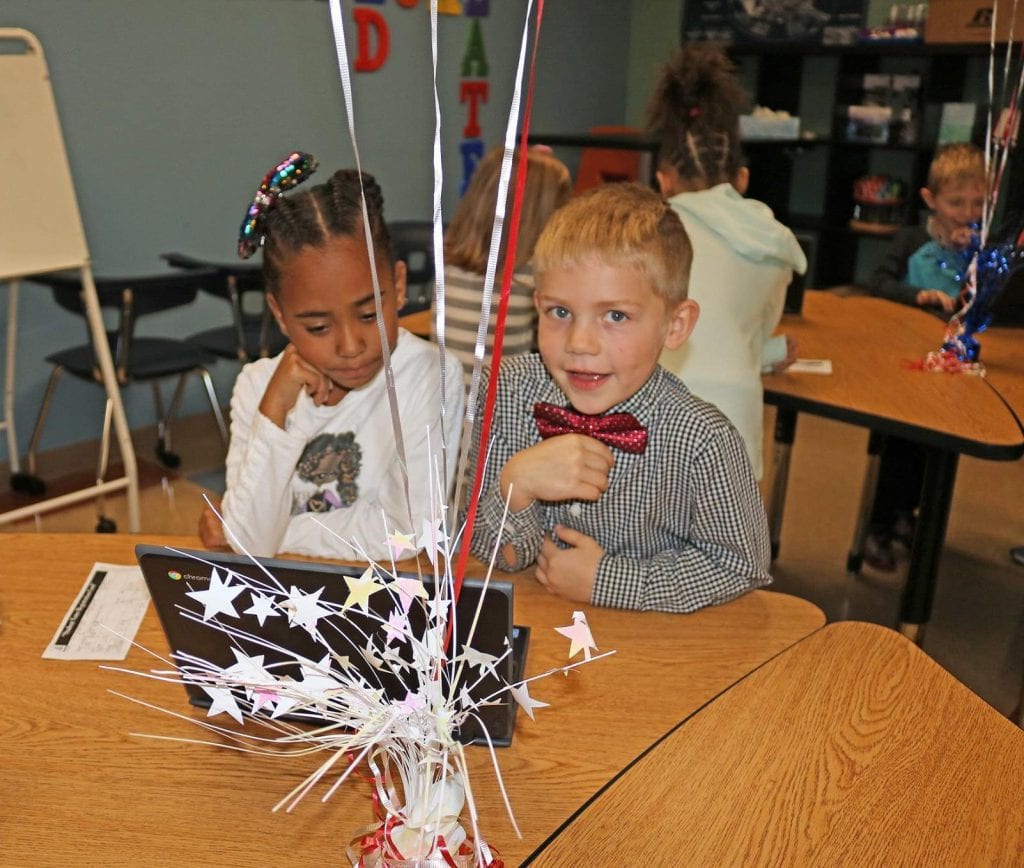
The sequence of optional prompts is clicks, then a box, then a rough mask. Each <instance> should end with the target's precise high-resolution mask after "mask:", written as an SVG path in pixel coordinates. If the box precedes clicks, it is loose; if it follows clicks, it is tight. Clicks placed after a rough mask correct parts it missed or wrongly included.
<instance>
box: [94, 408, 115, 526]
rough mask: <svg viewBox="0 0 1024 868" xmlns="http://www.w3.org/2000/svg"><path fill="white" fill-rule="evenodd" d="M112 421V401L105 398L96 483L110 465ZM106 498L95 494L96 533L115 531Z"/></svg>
mask: <svg viewBox="0 0 1024 868" xmlns="http://www.w3.org/2000/svg"><path fill="white" fill-rule="evenodd" d="M113 421H114V402H113V401H112V400H111V399H110V398H107V402H106V405H105V406H104V408H103V433H102V434H101V435H100V454H99V457H98V459H97V461H96V484H97V485H100V484H101V483H102V482H103V481H104V480H105V479H106V478H107V470H108V469H109V467H110V429H111V426H112V425H113ZM106 511H107V498H106V497H105V496H104V495H103V494H98V495H96V533H115V532H116V531H117V524H115V522H114V520H113V519H111V518H107V516H106Z"/></svg>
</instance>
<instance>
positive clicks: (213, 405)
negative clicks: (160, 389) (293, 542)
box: [194, 368, 228, 449]
mask: <svg viewBox="0 0 1024 868" xmlns="http://www.w3.org/2000/svg"><path fill="white" fill-rule="evenodd" d="M194 373H195V374H196V375H197V376H198V377H199V378H200V379H201V380H202V381H203V386H205V387H206V397H207V398H209V399H210V410H211V411H212V412H213V418H214V419H215V420H216V422H217V430H218V431H220V439H221V442H222V443H223V444H224V448H225V449H226V448H227V445H228V426H227V425H225V424H224V413H223V412H221V409H220V401H219V400H218V399H217V390H216V389H215V388H214V387H213V378H212V377H211V376H210V372H209V371H208V370H206V368H196V369H195V371H194Z"/></svg>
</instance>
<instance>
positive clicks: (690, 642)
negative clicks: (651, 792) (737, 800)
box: [0, 534, 824, 866]
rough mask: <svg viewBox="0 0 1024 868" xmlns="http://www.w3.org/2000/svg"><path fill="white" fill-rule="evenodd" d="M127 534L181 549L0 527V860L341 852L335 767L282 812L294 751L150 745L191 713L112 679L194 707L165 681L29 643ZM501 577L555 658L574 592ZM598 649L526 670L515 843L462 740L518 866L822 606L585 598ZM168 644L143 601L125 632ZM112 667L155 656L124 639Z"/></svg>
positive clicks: (817, 622) (158, 861)
mask: <svg viewBox="0 0 1024 868" xmlns="http://www.w3.org/2000/svg"><path fill="white" fill-rule="evenodd" d="M138 542H148V543H156V544H171V545H176V546H179V547H180V546H186V547H187V546H191V547H196V546H197V543H198V541H197V540H196V539H193V538H182V537H164V538H154V537H145V536H139V537H133V536H130V535H110V536H107V535H98V536H93V535H85V534H81V535H74V534H67V535H59V534H54V535H43V534H9V535H4V536H3V537H2V538H0V546H2V553H3V557H2V559H0V683H3V684H4V685H5V686H6V696H7V698H6V701H5V702H4V704H3V710H2V711H0V740H2V742H3V744H4V748H3V754H2V759H0V805H2V809H0V841H2V842H3V844H2V846H3V850H2V856H0V861H2V862H4V863H6V864H11V865H18V866H25V865H40V864H61V863H74V864H95V865H102V864H111V865H112V864H125V863H130V864H132V865H133V866H145V865H160V866H165V865H170V864H180V865H198V864H221V865H227V864H237V865H242V864H251V863H254V862H256V863H266V864H279V863H282V862H284V861H286V860H289V859H291V858H294V857H295V854H301V860H302V861H303V862H304V863H306V864H315V865H323V864H335V865H341V864H344V859H345V856H344V854H345V847H346V845H347V843H348V841H349V838H350V837H351V835H352V834H353V833H354V832H355V831H356V830H357V829H358V828H359V827H361V826H362V825H364V824H366V823H368V822H370V821H371V819H372V818H371V815H370V803H369V800H368V797H367V791H366V789H365V785H363V784H361V783H360V782H351V785H350V783H346V785H345V786H344V787H343V788H342V790H341V791H339V793H338V794H337V795H336V796H335V797H334V798H332V799H331V800H330V801H329V802H327V803H326V804H321V803H320V801H319V796H320V795H321V794H322V792H323V789H320V790H318V791H317V792H315V793H314V794H313V796H312V797H311V798H308V799H307V800H306V801H304V802H303V803H302V804H301V805H299V807H298V808H297V809H296V810H295V812H294V813H292V814H290V815H286V816H282V815H277V814H271V812H270V809H271V807H272V806H273V805H274V804H275V803H276V802H277V800H278V799H279V798H280V797H281V796H283V795H284V794H285V793H286V792H288V791H289V790H290V789H291V788H292V787H293V786H295V785H296V784H297V783H299V781H300V780H301V779H302V778H303V777H305V775H306V774H307V773H308V772H309V771H310V770H311V769H312V767H313V766H312V764H311V762H309V761H303V760H302V759H296V758H289V759H283V758H282V759H278V758H267V757H259V756H252V755H245V754H239V753H234V752H231V751H227V750H218V749H215V748H212V747H207V746H199V745H188V744H178V743H174V742H160V741H151V740H146V739H141V738H136V737H133V736H131V735H130V733H139V732H142V733H153V734H163V735H177V736H182V737H187V738H197V737H200V736H202V735H204V734H203V733H202V732H201V731H200V730H199V729H198V728H197V727H195V726H194V725H192V724H190V723H189V722H188V721H187V720H178V719H175V718H172V717H169V716H166V715H161V714H159V713H157V712H155V711H152V710H149V709H146V708H143V707H141V706H138V705H135V704H133V703H130V702H127V701H126V700H124V699H121V698H119V697H116V696H113V695H112V694H111V693H109V692H108V691H110V690H118V691H121V692H124V693H127V694H129V695H131V696H134V697H137V698H139V699H143V700H146V701H149V702H152V703H154V704H156V705H159V706H162V707H164V708H168V709H172V710H174V711H176V712H180V713H182V714H184V715H185V716H186V717H189V718H191V717H195V718H201V717H202V712H199V711H197V710H195V709H191V708H190V707H189V706H188V705H187V704H186V700H185V695H184V691H183V690H182V688H181V687H180V686H179V685H175V684H164V683H160V682H155V681H150V680H146V679H143V678H135V677H132V676H130V675H123V674H118V673H114V672H110V671H107V670H102V669H99V668H98V664H97V663H95V662H89V661H81V662H76V661H52V660H43V659H41V657H40V655H41V654H42V652H43V649H44V648H45V647H46V645H47V643H48V642H49V641H50V639H51V637H52V636H53V633H54V631H55V630H56V628H57V626H58V625H59V623H60V621H61V619H62V617H63V616H64V613H65V612H66V611H67V608H68V606H69V605H70V603H71V602H72V600H73V598H74V596H75V595H76V594H77V592H78V589H79V588H80V586H81V584H82V582H83V581H84V580H85V577H86V575H87V572H88V570H89V568H90V567H91V566H92V564H93V562H95V561H107V562H113V563H132V562H133V560H134V557H133V551H134V546H135V544H136V543H138ZM514 581H515V582H516V603H515V605H516V621H517V623H521V624H528V625H530V626H531V627H532V635H531V646H530V653H529V659H528V666H527V671H528V673H530V674H533V673H537V672H541V671H543V670H545V669H547V668H550V667H552V666H555V665H561V664H563V663H564V662H566V659H567V644H566V640H565V639H564V638H563V637H562V636H559V635H558V634H556V633H555V632H554V630H553V628H554V627H556V626H561V625H565V624H569V623H571V614H572V610H573V609H574V608H577V607H576V606H574V605H573V604H570V603H567V602H565V601H564V600H560V599H558V598H556V597H552V596H550V595H548V594H547V593H546V592H545V591H543V589H542V588H540V586H539V585H538V584H537V583H536V582H535V581H533V579H532V577H531V576H529V575H518V576H516V577H515V578H514ZM587 616H588V618H589V621H590V625H591V628H592V630H593V633H594V636H595V639H596V641H597V643H598V645H599V646H600V648H601V650H608V649H616V650H617V652H618V653H616V654H615V655H614V656H612V657H610V658H607V659H605V660H602V661H599V662H597V663H594V664H592V665H590V666H587V667H584V668H583V669H582V671H580V672H577V673H575V674H573V675H571V676H569V677H563V676H560V675H559V676H555V677H551V678H548V679H545V680H543V681H541V682H537V683H534V684H532V685H531V688H530V692H531V695H532V696H534V697H535V698H537V699H540V700H542V701H544V702H549V703H551V707H550V708H542V709H539V710H538V711H537V712H536V714H537V719H536V721H535V722H531V721H530V720H529V719H527V718H526V717H525V715H522V714H520V715H519V719H518V722H517V729H516V735H515V739H514V742H513V745H512V747H510V748H506V749H501V750H499V759H500V762H501V767H502V770H503V773H504V775H505V781H506V784H507V786H508V790H509V795H510V797H511V800H512V804H513V807H514V809H515V811H516V816H517V819H518V821H519V824H520V826H521V828H522V830H523V835H524V837H523V839H522V840H521V841H520V840H517V839H516V837H515V834H514V832H513V831H512V829H511V826H510V825H509V822H508V820H507V818H506V816H505V812H504V808H503V807H502V804H501V801H500V796H499V794H498V791H497V788H496V786H495V784H494V781H493V776H492V775H491V773H490V771H489V758H488V756H487V754H486V751H484V750H481V749H479V748H470V749H469V753H470V762H471V765H472V767H473V778H472V783H473V787H474V791H475V794H476V798H477V804H478V807H479V810H480V815H481V817H482V818H483V823H484V826H483V828H484V833H485V837H486V838H487V840H488V841H489V842H491V843H493V844H494V845H495V846H496V847H497V848H498V849H499V850H500V852H501V854H502V856H503V858H504V859H505V862H506V864H507V865H510V866H511V865H517V864H519V863H520V862H521V860H522V859H524V858H525V857H526V856H528V855H529V854H530V853H531V852H533V850H534V849H535V848H536V847H537V846H538V845H540V844H541V842H543V841H544V840H545V839H546V838H548V836H550V835H551V834H552V833H553V832H554V831H555V830H556V829H557V828H558V827H559V825H560V824H561V823H563V822H564V821H565V820H566V819H567V818H568V817H569V816H571V815H572V813H573V812H574V811H575V810H576V809H577V808H579V806H580V805H582V804H583V803H584V802H585V801H586V800H587V799H588V798H589V797H590V796H592V795H593V794H594V793H595V792H597V791H598V790H599V789H600V788H601V787H602V786H604V785H605V784H606V783H607V782H608V781H609V780H610V779H611V778H612V777H613V776H614V775H615V774H617V773H618V772H619V771H621V770H622V769H623V768H624V767H625V766H626V765H627V764H628V763H629V762H630V761H632V760H633V759H634V758H635V757H636V756H638V755H639V754H640V753H641V752H643V751H644V750H645V749H647V748H648V747H649V746H650V745H651V744H652V743H654V742H655V741H656V740H657V739H659V738H661V737H662V736H663V735H664V734H665V733H666V732H668V731H669V730H670V729H671V728H672V727H673V726H675V725H676V723H677V722H678V721H680V720H682V719H684V718H686V717H688V716H689V715H691V714H693V713H694V712H695V711H696V710H697V709H699V708H701V707H702V706H703V705H704V704H705V703H707V702H709V701H711V700H712V699H714V697H716V696H718V695H719V694H721V693H722V691H724V690H726V689H728V688H729V687H730V686H731V685H732V684H734V683H735V682H736V681H738V680H739V679H741V678H743V677H744V676H745V675H747V674H748V673H749V672H751V671H753V670H754V669H756V668H757V667H758V666H760V665H761V664H763V663H764V662H765V661H767V660H770V659H771V658H773V657H774V656H775V655H777V654H779V653H781V652H782V651H784V650H785V649H786V648H787V647H789V646H790V645H792V644H793V643H794V642H796V641H798V640H800V639H801V638H802V637H804V636H806V635H808V634H809V633H811V632H813V631H814V630H816V629H818V628H819V627H820V626H821V625H822V623H823V622H824V617H823V615H822V613H821V612H820V611H819V610H818V609H817V608H815V607H814V606H813V605H811V604H810V603H807V602H805V601H803V600H799V599H797V598H795V597H790V596H786V595H783V594H777V593H771V592H766V591H754V592H752V593H750V594H747V595H745V596H743V597H741V598H740V599H738V600H735V601H733V602H731V603H728V604H726V605H723V606H717V607H714V608H710V609H705V610H703V611H701V612H698V613H696V614H693V615H666V614H660V613H639V612H624V611H616V610H611V609H599V608H594V607H588V608H587ZM138 641H139V642H140V643H141V644H142V645H143V646H145V647H146V648H149V649H152V650H154V651H157V652H161V653H166V651H167V643H166V641H165V640H164V637H163V634H162V632H161V631H160V628H159V626H158V624H157V621H156V617H155V615H154V614H153V612H152V611H151V612H149V613H148V614H147V616H146V619H145V620H144V622H143V624H142V627H141V629H140V631H139V635H138ZM126 665H127V666H129V667H131V668H136V669H146V668H149V667H152V666H153V665H154V664H153V663H152V662H151V658H149V657H147V656H146V655H145V654H144V653H143V652H142V651H140V650H138V649H133V650H132V651H131V652H130V654H129V657H128V661H127V663H126Z"/></svg>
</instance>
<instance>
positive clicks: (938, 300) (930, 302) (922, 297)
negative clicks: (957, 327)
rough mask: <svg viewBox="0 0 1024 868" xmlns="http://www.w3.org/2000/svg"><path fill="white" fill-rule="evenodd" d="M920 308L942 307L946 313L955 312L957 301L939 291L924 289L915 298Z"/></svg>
mask: <svg viewBox="0 0 1024 868" xmlns="http://www.w3.org/2000/svg"><path fill="white" fill-rule="evenodd" d="M914 301H916V302H917V306H918V307H940V308H942V309H943V310H944V311H945V312H946V313H952V312H953V306H954V305H955V304H956V299H955V298H952V297H951V296H948V295H946V293H944V292H942V291H940V290H938V289H922V290H920V291H919V292H918V293H917V295H916V296H915V298H914Z"/></svg>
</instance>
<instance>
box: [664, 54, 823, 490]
mask: <svg viewBox="0 0 1024 868" xmlns="http://www.w3.org/2000/svg"><path fill="white" fill-rule="evenodd" d="M745 103H746V95H745V94H744V92H743V88H742V87H741V86H740V84H739V82H738V81H737V80H736V77H735V74H734V69H733V66H732V63H731V62H730V61H729V60H728V58H727V57H726V56H725V54H724V52H723V51H722V49H721V48H719V47H717V46H714V45H710V44H706V43H694V44H688V45H684V46H682V47H681V48H679V49H678V50H677V51H676V53H675V54H674V55H673V57H672V59H671V60H670V61H669V62H668V63H666V64H664V65H663V66H662V68H661V70H660V72H659V75H658V80H657V84H656V86H655V89H654V93H653V94H652V96H651V99H650V103H649V104H648V109H647V120H648V128H649V129H650V130H651V131H652V132H653V133H655V134H656V135H657V136H658V138H659V140H660V150H659V160H658V172H657V178H658V185H659V187H660V188H661V192H662V195H663V196H665V197H666V198H667V199H668V201H669V203H670V204H671V205H672V207H673V208H674V209H675V210H676V212H678V214H679V216H680V217H681V218H682V221H683V225H684V226H685V227H686V233H687V235H688V236H689V237H690V242H691V244H692V245H693V266H692V268H691V271H690V298H691V299H693V300H694V301H696V302H697V303H698V304H699V305H700V321H699V323H698V325H697V327H696V328H695V329H694V331H693V334H692V335H691V336H690V339H689V340H688V341H686V342H685V343H684V344H683V345H682V346H680V347H679V348H678V349H676V350H667V351H665V352H664V353H663V354H662V357H661V363H662V365H664V366H665V367H666V368H668V369H669V370H670V371H672V373H674V374H676V375H677V376H678V377H680V378H681V379H682V380H683V381H684V382H685V383H686V385H687V386H688V387H689V389H690V390H691V391H692V392H694V393H695V394H696V395H697V396H698V397H700V398H703V399H704V400H706V401H709V402H710V403H712V404H716V405H717V406H718V408H719V409H720V410H721V411H722V412H723V413H724V414H725V415H726V416H727V417H728V418H729V420H730V421H731V422H732V423H733V425H735V426H736V428H737V429H738V430H739V432H740V434H741V435H742V436H743V440H744V442H745V443H746V446H747V454H748V455H749V456H750V460H751V464H753V467H754V472H755V474H756V475H757V478H758V479H760V478H761V476H762V473H763V460H762V455H761V451H762V445H761V444H762V437H763V433H762V427H763V421H762V418H763V412H764V411H763V403H762V401H763V391H762V387H761V372H762V370H764V369H768V370H775V371H780V370H784V369H785V368H786V367H788V365H789V364H791V363H792V361H793V360H794V359H795V358H796V344H795V342H794V341H792V340H791V339H787V338H785V337H783V336H781V335H780V336H777V337H774V338H773V337H772V332H773V331H774V330H775V328H776V326H777V325H778V323H779V318H780V317H781V316H782V306H783V303H784V301H785V297H786V287H787V286H788V285H789V282H790V280H791V279H792V276H793V272H794V271H796V272H798V273H800V274H802V273H803V272H804V271H805V269H806V267H807V260H806V258H805V257H804V254H803V251H802V250H801V249H800V245H799V244H798V243H797V241H796V238H795V237H794V236H793V233H792V232H790V231H789V229H787V228H786V227H785V226H783V225H782V224H781V223H779V222H778V221H777V220H776V219H775V218H774V216H773V214H772V212H771V210H770V209H769V208H768V207H767V206H766V205H764V204H763V203H761V202H755V201H753V200H750V199H744V198H743V194H744V193H745V192H746V189H747V181H748V177H749V176H748V171H747V169H746V167H745V166H744V165H743V155H742V151H741V148H740V137H739V116H740V113H741V111H742V110H743V108H744V106H745Z"/></svg>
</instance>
